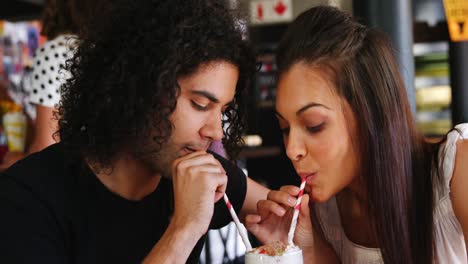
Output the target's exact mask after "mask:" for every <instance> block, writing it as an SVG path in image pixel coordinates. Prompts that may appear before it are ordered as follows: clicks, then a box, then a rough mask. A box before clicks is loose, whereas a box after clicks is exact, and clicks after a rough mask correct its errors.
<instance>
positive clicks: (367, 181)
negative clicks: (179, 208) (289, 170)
mask: <svg viewBox="0 0 468 264" xmlns="http://www.w3.org/2000/svg"><path fill="white" fill-rule="evenodd" d="M277 60H278V67H279V82H278V92H277V101H276V111H277V114H276V115H277V117H278V120H279V124H280V127H281V129H282V131H283V135H284V143H285V147H286V153H287V155H288V157H289V158H290V159H291V161H292V163H293V165H294V167H295V169H296V171H297V173H298V175H299V176H300V177H302V178H305V179H306V188H305V192H306V194H305V195H304V197H303V202H302V207H301V214H300V216H299V222H298V227H297V229H296V232H295V238H294V242H295V243H296V244H298V245H299V246H301V247H302V249H303V251H304V260H305V261H306V262H309V261H310V262H311V263H320V262H314V260H315V261H316V260H318V259H321V260H328V261H331V260H334V261H337V260H339V261H341V262H342V263H431V262H435V263H466V262H467V257H466V246H465V244H466V243H465V238H464V233H465V234H466V232H468V203H467V202H468V194H467V192H466V191H465V190H466V189H467V188H468V175H467V174H466V171H468V166H467V163H468V162H467V161H468V141H467V140H461V139H462V138H468V125H467V124H462V125H459V126H457V127H456V128H455V130H453V131H452V132H450V133H449V134H448V136H447V137H446V138H445V139H444V140H443V141H442V142H441V143H437V144H433V143H428V142H426V141H425V140H424V137H423V135H422V134H420V133H419V132H418V131H417V129H416V126H415V122H414V120H413V118H412V115H411V111H410V108H409V104H408V100H407V95H406V92H405V87H404V85H403V82H402V79H401V76H400V73H399V72H398V67H397V63H396V62H395V58H394V56H393V54H392V49H391V47H390V45H389V41H388V40H387V39H386V38H385V36H384V35H382V34H381V33H379V32H377V31H376V30H373V29H369V28H367V27H365V26H363V25H361V24H359V23H357V22H356V21H355V20H354V19H353V18H352V17H351V16H350V15H348V14H346V13H344V12H342V11H339V10H338V9H336V8H332V7H326V6H320V7H315V8H312V9H310V10H308V11H306V12H305V13H303V14H302V15H300V16H299V17H298V18H297V19H296V20H295V21H294V23H293V24H292V25H291V26H290V28H289V29H288V31H287V33H286V34H285V36H284V38H283V40H282V42H281V43H280V46H279V48H278V53H277ZM298 193H299V190H298V188H297V187H294V186H284V187H282V188H281V190H279V191H271V192H270V193H269V195H268V200H266V201H261V202H259V203H258V215H250V216H248V217H247V219H246V223H247V227H248V229H249V230H250V231H251V232H252V233H253V234H254V235H256V236H257V237H258V238H259V240H261V241H262V242H264V243H268V242H271V241H273V240H285V238H286V234H287V231H288V228H289V224H290V218H291V217H290V216H291V213H290V212H291V210H292V207H293V206H294V203H295V196H296V195H297V194H298ZM309 197H310V198H309ZM309 199H310V202H309ZM322 263H328V262H322Z"/></svg>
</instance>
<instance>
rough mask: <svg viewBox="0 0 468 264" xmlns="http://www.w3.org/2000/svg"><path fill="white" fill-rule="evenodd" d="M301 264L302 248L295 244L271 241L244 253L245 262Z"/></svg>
mask: <svg viewBox="0 0 468 264" xmlns="http://www.w3.org/2000/svg"><path fill="white" fill-rule="evenodd" d="M296 263H297V264H302V263H303V259H302V250H301V249H300V248H299V247H298V246H295V245H288V244H285V243H283V242H279V241H277V242H273V243H271V244H267V245H264V246H260V247H257V248H254V249H252V250H251V251H249V252H247V253H246V254H245V264H296Z"/></svg>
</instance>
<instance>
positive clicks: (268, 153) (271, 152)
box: [239, 146, 281, 159]
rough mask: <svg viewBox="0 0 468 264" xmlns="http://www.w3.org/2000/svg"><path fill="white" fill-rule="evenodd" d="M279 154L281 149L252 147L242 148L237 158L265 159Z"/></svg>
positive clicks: (275, 147)
mask: <svg viewBox="0 0 468 264" xmlns="http://www.w3.org/2000/svg"><path fill="white" fill-rule="evenodd" d="M279 154H281V148H280V147H277V146H271V147H254V148H244V149H242V150H241V152H240V153H239V158H245V159H252V158H265V157H273V156H278V155H279Z"/></svg>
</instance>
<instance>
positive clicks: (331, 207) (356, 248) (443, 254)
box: [316, 124, 468, 264]
mask: <svg viewBox="0 0 468 264" xmlns="http://www.w3.org/2000/svg"><path fill="white" fill-rule="evenodd" d="M456 128H457V129H458V130H459V131H460V133H459V132H458V131H452V132H450V133H449V134H448V137H447V142H446V144H445V146H444V151H440V154H441V155H440V157H441V156H442V155H443V154H445V157H444V159H443V162H444V164H443V183H442V184H443V185H444V186H443V187H442V188H441V192H440V193H437V194H436V200H437V201H438V202H437V203H436V205H435V208H434V240H435V244H436V249H435V250H436V254H435V259H434V263H451V264H455V263H467V255H466V248H465V240H464V237H463V231H462V228H461V226H460V223H459V222H458V220H457V218H456V217H455V213H454V212H453V208H452V202H451V200H450V195H449V194H450V181H451V179H452V174H453V169H454V165H455V155H456V144H455V143H456V142H457V141H458V140H460V139H468V124H460V125H457V126H456ZM444 152H445V153H444ZM316 208H317V216H318V218H319V221H320V224H321V226H322V227H323V232H324V234H325V237H326V239H327V240H328V242H329V243H330V244H331V245H332V246H333V248H334V249H335V252H336V253H337V254H338V257H339V259H340V260H341V263H343V264H347V263H360V264H371V263H384V262H383V259H382V256H381V254H380V249H378V248H366V247H363V246H360V245H357V244H355V243H353V242H351V241H350V240H349V239H348V238H347V237H346V234H345V232H344V230H343V227H342V226H341V220H340V213H339V211H338V207H337V204H336V199H335V197H333V198H331V199H330V200H329V201H327V202H326V203H322V204H317V207H316Z"/></svg>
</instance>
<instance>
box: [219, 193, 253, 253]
mask: <svg viewBox="0 0 468 264" xmlns="http://www.w3.org/2000/svg"><path fill="white" fill-rule="evenodd" d="M224 202H226V205H227V207H228V209H229V213H231V216H232V219H233V220H234V223H235V224H236V227H237V231H238V232H239V235H240V236H241V238H242V241H243V242H244V244H245V248H246V250H247V251H250V250H252V245H251V244H250V241H249V237H248V235H247V229H245V227H244V225H243V224H242V223H241V222H240V221H239V218H238V217H237V214H236V211H234V208H232V204H231V202H230V201H229V199H228V197H227V195H226V193H224Z"/></svg>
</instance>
